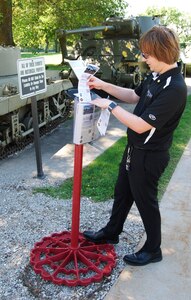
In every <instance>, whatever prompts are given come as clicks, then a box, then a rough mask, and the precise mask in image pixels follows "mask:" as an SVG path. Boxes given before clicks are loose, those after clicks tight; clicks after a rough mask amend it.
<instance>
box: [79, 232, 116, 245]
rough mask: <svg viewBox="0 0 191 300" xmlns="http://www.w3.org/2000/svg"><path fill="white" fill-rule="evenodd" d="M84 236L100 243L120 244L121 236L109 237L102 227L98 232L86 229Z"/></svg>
mask: <svg viewBox="0 0 191 300" xmlns="http://www.w3.org/2000/svg"><path fill="white" fill-rule="evenodd" d="M83 235H84V237H85V238H86V239H87V240H89V241H91V242H94V243H100V244H118V243H119V237H118V236H114V237H112V238H111V237H108V236H107V235H106V234H105V233H104V231H103V230H102V229H101V230H99V231H97V232H95V231H84V232H83Z"/></svg>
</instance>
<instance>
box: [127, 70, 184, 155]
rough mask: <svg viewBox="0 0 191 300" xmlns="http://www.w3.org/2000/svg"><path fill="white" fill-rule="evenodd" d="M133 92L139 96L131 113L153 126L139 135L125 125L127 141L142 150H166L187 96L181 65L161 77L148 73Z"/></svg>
mask: <svg viewBox="0 0 191 300" xmlns="http://www.w3.org/2000/svg"><path fill="white" fill-rule="evenodd" d="M135 92H136V94H137V95H138V96H139V97H140V99H139V102H138V104H137V105H136V107H135V110H134V114H135V115H137V116H139V117H141V118H142V119H143V120H144V121H146V122H147V123H149V124H150V125H152V126H153V127H154V128H153V129H152V130H149V131H147V132H144V133H142V134H138V133H136V132H135V131H133V130H131V129H129V128H128V130H127V133H128V143H129V144H133V145H135V146H137V147H140V148H143V149H149V150H167V149H168V148H169V147H170V146H171V143H172V137H173V131H174V129H175V128H176V127H177V125H178V123H179V120H180V117H181V115H182V113H183V111H184V108H185V105H186V99H187V87H186V84H185V81H184V78H183V76H182V73H181V68H180V66H178V67H177V68H173V69H171V70H169V71H167V72H165V73H163V74H161V75H160V76H158V75H157V74H156V73H152V74H150V75H149V76H148V78H147V79H146V80H144V81H143V82H142V83H141V84H140V86H138V87H137V88H136V89H135Z"/></svg>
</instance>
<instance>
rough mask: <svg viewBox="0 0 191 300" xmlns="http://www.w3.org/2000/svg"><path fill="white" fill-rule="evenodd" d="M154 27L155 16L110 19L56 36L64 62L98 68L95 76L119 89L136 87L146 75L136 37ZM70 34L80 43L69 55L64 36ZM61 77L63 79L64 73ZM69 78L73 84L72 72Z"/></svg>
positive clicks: (59, 33) (65, 31) (64, 31)
mask: <svg viewBox="0 0 191 300" xmlns="http://www.w3.org/2000/svg"><path fill="white" fill-rule="evenodd" d="M156 24H159V19H158V18H157V17H149V16H140V17H132V18H128V19H123V18H120V17H111V18H109V19H107V20H106V21H105V22H103V24H102V25H101V26H96V27H82V28H79V29H74V30H63V29H59V30H58V31H57V34H58V38H59V41H60V45H61V49H62V54H63V60H64V61H66V59H67V58H69V59H82V60H84V61H86V62H88V63H93V64H96V65H98V66H99V67H100V71H99V72H98V73H97V74H96V76H99V77H100V78H101V79H103V80H105V81H107V82H111V83H113V84H117V85H119V86H124V87H132V88H133V87H136V86H137V85H138V84H139V83H140V81H141V79H142V78H144V76H145V74H147V72H148V69H147V67H146V64H145V63H143V62H142V61H141V55H140V50H139V46H138V42H139V38H140V36H141V35H142V34H143V33H144V32H145V31H147V30H148V29H150V28H151V27H153V26H154V25H156ZM71 34H75V35H77V34H78V35H79V41H78V42H77V43H76V45H75V48H74V49H73V51H72V52H71V53H70V55H69V54H68V51H67V36H68V35H71ZM64 75H65V77H66V73H64ZM69 78H70V79H71V81H72V82H73V84H74V85H76V77H75V75H74V73H73V72H72V71H71V72H70V74H69Z"/></svg>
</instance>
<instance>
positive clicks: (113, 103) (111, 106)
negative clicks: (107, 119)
mask: <svg viewBox="0 0 191 300" xmlns="http://www.w3.org/2000/svg"><path fill="white" fill-rule="evenodd" d="M117 105H118V104H117V103H116V102H114V101H112V102H111V103H110V104H109V106H108V108H107V109H108V110H109V112H110V113H111V112H112V110H113V109H114V108H115V107H116V106H117Z"/></svg>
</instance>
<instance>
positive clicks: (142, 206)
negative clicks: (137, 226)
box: [103, 146, 169, 252]
mask: <svg viewBox="0 0 191 300" xmlns="http://www.w3.org/2000/svg"><path fill="white" fill-rule="evenodd" d="M127 148H128V146H127V147H126V149H125V151H124V154H123V157H122V161H121V163H120V166H119V174H118V179H117V182H116V186H115V192H114V203H113V208H112V213H111V217H110V220H109V222H108V223H107V225H106V226H105V227H104V228H103V230H104V232H105V233H106V234H107V235H108V236H114V235H119V234H120V233H121V232H122V230H123V225H124V222H125V220H126V218H127V216H128V213H129V211H130V209H131V207H132V205H133V203H134V202H135V204H136V206H137V208H138V211H139V213H140V216H141V219H142V221H143V225H144V228H145V231H146V236H147V239H146V242H145V245H144V250H146V251H151V252H152V251H157V250H158V249H159V248H160V245H161V216H160V211H159V203H158V199H157V193H158V181H159V178H160V176H161V175H162V173H163V171H164V170H165V168H166V166H167V165H168V162H169V152H168V151H149V150H142V149H135V148H134V149H133V150H132V153H131V162H130V170H129V171H127V170H126V159H127Z"/></svg>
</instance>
